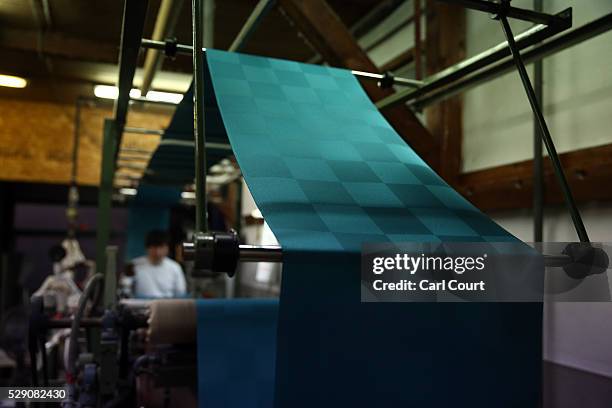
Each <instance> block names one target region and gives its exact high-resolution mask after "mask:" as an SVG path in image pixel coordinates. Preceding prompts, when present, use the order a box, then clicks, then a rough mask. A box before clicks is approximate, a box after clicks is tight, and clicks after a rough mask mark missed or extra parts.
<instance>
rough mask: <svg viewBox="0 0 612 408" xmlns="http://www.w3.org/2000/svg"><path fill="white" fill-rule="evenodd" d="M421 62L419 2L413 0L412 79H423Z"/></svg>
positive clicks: (418, 0) (419, 0)
mask: <svg viewBox="0 0 612 408" xmlns="http://www.w3.org/2000/svg"><path fill="white" fill-rule="evenodd" d="M422 69H423V63H422V62H421V0H414V77H415V78H416V79H417V80H421V78H423V75H422Z"/></svg>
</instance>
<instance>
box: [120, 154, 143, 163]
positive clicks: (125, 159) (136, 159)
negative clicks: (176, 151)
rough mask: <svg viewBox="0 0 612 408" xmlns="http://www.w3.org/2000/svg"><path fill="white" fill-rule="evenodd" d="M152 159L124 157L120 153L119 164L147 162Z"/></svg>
mask: <svg viewBox="0 0 612 408" xmlns="http://www.w3.org/2000/svg"><path fill="white" fill-rule="evenodd" d="M150 158H151V156H124V155H122V154H121V153H119V157H117V162H119V161H122V162H124V163H125V162H143V161H144V162H147V161H149V159H150Z"/></svg>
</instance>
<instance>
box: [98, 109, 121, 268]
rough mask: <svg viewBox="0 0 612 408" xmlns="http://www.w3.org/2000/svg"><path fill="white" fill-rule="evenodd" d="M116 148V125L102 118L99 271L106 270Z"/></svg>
mask: <svg viewBox="0 0 612 408" xmlns="http://www.w3.org/2000/svg"><path fill="white" fill-rule="evenodd" d="M116 150H117V125H116V122H115V121H114V120H113V119H106V120H104V139H103V141H102V169H101V172H100V189H99V190H98V212H97V214H96V221H97V227H96V271H98V272H100V273H104V271H105V270H106V246H107V245H108V241H109V238H110V225H111V222H110V221H111V209H112V196H113V175H114V173H115V152H116Z"/></svg>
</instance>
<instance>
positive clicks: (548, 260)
mask: <svg viewBox="0 0 612 408" xmlns="http://www.w3.org/2000/svg"><path fill="white" fill-rule="evenodd" d="M183 248H184V250H185V251H193V243H191V242H185V243H184V244H183ZM542 256H543V257H544V266H546V267H562V266H565V265H568V264H570V263H571V262H572V258H571V257H570V256H569V255H562V254H561V255H546V254H544V255H542ZM239 259H240V262H282V261H283V250H282V248H281V247H280V246H279V245H240V246H239Z"/></svg>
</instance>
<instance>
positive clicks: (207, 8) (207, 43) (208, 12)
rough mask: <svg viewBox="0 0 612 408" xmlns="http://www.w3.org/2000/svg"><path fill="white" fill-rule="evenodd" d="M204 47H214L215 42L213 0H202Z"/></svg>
mask: <svg viewBox="0 0 612 408" xmlns="http://www.w3.org/2000/svg"><path fill="white" fill-rule="evenodd" d="M203 23H204V38H203V39H202V44H203V45H204V48H214V44H215V0H204V21H203Z"/></svg>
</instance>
